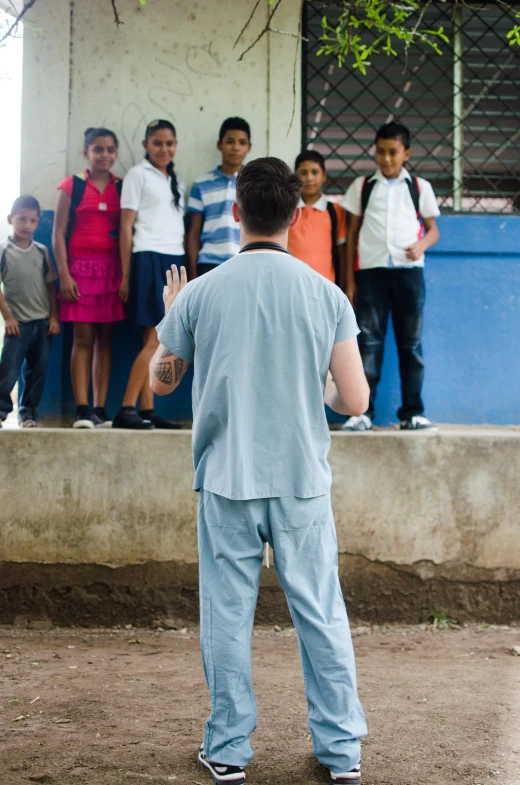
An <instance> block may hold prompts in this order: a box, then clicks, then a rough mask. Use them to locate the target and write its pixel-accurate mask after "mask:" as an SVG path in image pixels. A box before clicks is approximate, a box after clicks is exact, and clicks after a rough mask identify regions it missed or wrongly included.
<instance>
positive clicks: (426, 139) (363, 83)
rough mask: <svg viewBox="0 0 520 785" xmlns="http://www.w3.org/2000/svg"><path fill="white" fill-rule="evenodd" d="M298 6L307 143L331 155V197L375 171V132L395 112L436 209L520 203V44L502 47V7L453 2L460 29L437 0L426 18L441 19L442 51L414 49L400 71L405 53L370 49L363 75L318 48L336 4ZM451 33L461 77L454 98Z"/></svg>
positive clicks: (506, 21) (505, 17)
mask: <svg viewBox="0 0 520 785" xmlns="http://www.w3.org/2000/svg"><path fill="white" fill-rule="evenodd" d="M304 8H305V11H304V13H305V20H304V23H305V37H306V38H307V39H308V41H307V43H304V57H303V134H302V137H303V144H304V145H306V146H307V147H310V148H314V149H316V150H318V151H319V152H320V153H322V154H323V155H324V156H325V158H326V159H327V169H328V172H329V175H330V184H329V189H328V190H329V193H330V194H331V195H334V194H340V193H344V191H345V190H346V188H347V187H348V185H349V184H350V183H351V182H352V179H353V178H354V177H356V176H358V175H360V174H369V173H370V172H372V171H374V167H375V163H374V160H373V154H374V148H373V142H374V135H375V131H376V129H377V128H378V127H379V126H380V125H382V124H383V123H385V122H388V121H389V120H391V119H393V118H399V119H400V120H402V121H403V122H404V123H405V124H406V125H407V126H408V127H409V128H410V130H411V132H412V139H413V153H412V160H411V166H410V168H411V169H412V170H413V171H414V172H416V173H417V174H420V175H421V176H422V177H425V178H426V179H428V180H430V181H431V183H432V185H433V187H434V189H435V192H436V194H437V197H438V202H439V205H440V206H441V208H443V209H445V210H452V209H454V207H455V208H456V209H459V210H460V209H462V210H464V211H481V212H482V211H484V212H504V211H505V212H517V211H520V51H519V49H518V47H517V48H516V49H515V48H513V47H510V46H509V45H508V41H507V38H506V34H507V32H508V30H509V29H510V28H511V26H512V22H511V16H510V14H508V13H507V11H505V10H503V9H501V8H500V7H498V6H497V5H496V4H480V5H476V6H473V5H472V6H471V7H467V6H463V7H459V11H458V14H459V17H458V20H460V22H461V24H460V27H459V26H458V24H456V23H455V21H454V16H453V8H452V6H451V4H450V3H446V2H443V3H433V4H432V5H431V6H430V8H429V9H428V10H427V12H426V15H425V18H424V20H423V26H424V27H427V28H430V29H431V28H436V27H438V26H439V25H443V26H444V29H445V31H446V32H447V35H448V36H449V38H450V43H449V44H444V43H442V42H441V49H442V54H441V55H437V54H435V53H434V52H433V51H432V50H431V49H429V48H428V49H421V48H411V49H410V51H409V56H408V66H407V68H406V69H405V60H404V57H402V56H400V57H399V58H394V57H388V56H387V55H385V54H384V53H383V54H378V55H374V56H373V57H372V58H371V62H372V65H371V66H370V67H369V68H368V70H367V74H366V75H365V76H363V75H362V74H361V73H360V72H359V71H358V70H352V69H350V67H349V65H348V64H346V65H344V66H343V68H339V66H338V63H337V60H336V58H334V57H328V56H326V55H319V56H318V55H317V52H318V50H319V48H320V46H321V44H320V41H319V37H320V35H321V20H322V17H323V15H324V14H326V15H327V17H328V18H329V20H330V21H331V22H332V23H334V20H335V19H336V18H337V16H338V9H337V8H336V7H335V6H334V5H333V4H330V3H320V2H310V3H305V6H304ZM516 8H518V9H519V10H520V5H518V6H516ZM457 35H458V36H459V38H458V40H459V44H460V46H461V47H462V76H463V81H462V99H463V100H462V102H460V101H459V102H458V105H457V100H456V96H457V94H459V95H460V87H459V86H458V84H457V86H455V85H454V80H455V79H456V68H455V62H456V56H455V54H454V42H455V40H456V37H457ZM461 110H462V117H461V118H460V120H459V117H458V116H457V113H458V112H460V111H461ZM457 126H459V127H460V126H462V137H463V139H462V146H461V147H459V146H458V145H459V144H460V138H459V140H458V138H457V132H456V128H457ZM459 137H460V134H459ZM457 150H460V151H461V153H462V162H461V164H460V166H458V167H457V166H456V165H454V157H456V154H457ZM454 151H455V152H454ZM461 180H462V182H460V181H461ZM457 186H459V188H458V187H457ZM457 191H458V195H459V198H458V200H457V197H455V204H454V194H455V193H456V192H457Z"/></svg>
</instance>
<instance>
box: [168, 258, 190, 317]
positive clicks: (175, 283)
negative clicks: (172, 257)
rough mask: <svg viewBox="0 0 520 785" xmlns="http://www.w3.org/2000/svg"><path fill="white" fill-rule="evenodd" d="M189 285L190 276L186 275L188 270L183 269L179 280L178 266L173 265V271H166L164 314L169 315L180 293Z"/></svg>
mask: <svg viewBox="0 0 520 785" xmlns="http://www.w3.org/2000/svg"><path fill="white" fill-rule="evenodd" d="M187 283H188V276H187V275H186V268H185V267H181V276H180V278H179V271H178V270H177V265H175V264H172V267H171V270H166V286H165V287H164V290H163V301H164V312H165V314H166V313H168V311H169V310H170V308H171V307H172V305H173V303H174V302H175V300H176V299H177V297H178V295H179V292H180V291H181V290H182V289H184V287H185V286H186V284H187Z"/></svg>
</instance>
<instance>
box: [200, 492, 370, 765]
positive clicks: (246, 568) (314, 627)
mask: <svg viewBox="0 0 520 785" xmlns="http://www.w3.org/2000/svg"><path fill="white" fill-rule="evenodd" d="M266 542H267V543H269V545H270V546H271V547H272V548H273V551H274V558H275V566H276V572H277V574H278V577H279V579H280V582H281V584H282V586H283V589H284V591H285V594H286V597H287V602H288V605H289V609H290V612H291V616H292V619H293V623H294V626H295V628H296V632H297V634H298V641H299V645H300V654H301V660H302V666H303V675H304V681H305V692H306V695H307V703H308V709H309V728H310V731H311V736H312V742H313V746H314V752H315V754H316V757H317V758H318V760H319V761H320V762H321V763H322V764H323V765H324V766H326V767H327V768H328V769H330V770H331V771H333V772H334V773H340V772H345V771H350V770H351V769H352V768H354V766H357V765H358V763H359V761H360V754H361V753H360V741H359V740H360V738H361V737H362V736H365V735H366V732H367V728H366V723H365V718H364V716H363V711H362V709H361V705H360V703H359V700H358V696H357V688H356V671H355V663H354V652H353V649H352V640H351V636H350V628H349V624H348V619H347V612H346V609H345V603H344V601H343V596H342V594H341V588H340V584H339V578H338V546H337V540H336V530H335V526H334V518H333V515H332V508H331V503H330V496H329V494H326V495H324V496H316V497H314V498H310V499H301V498H296V497H293V496H290V497H289V496H285V497H280V498H270V499H250V500H245V501H237V500H233V499H227V498H224V497H223V496H217V495H215V494H213V493H210V492H209V491H205V490H201V492H200V498H199V570H200V613H201V649H202V659H203V664H204V672H205V675H206V681H207V683H208V688H209V691H210V695H211V715H210V717H209V719H208V720H207V722H206V729H205V734H204V749H205V751H206V754H207V756H208V758H209V760H211V761H213V762H215V763H222V764H226V765H228V766H246V765H247V764H248V763H249V761H250V760H251V758H252V757H253V750H252V749H251V743H250V735H251V733H252V732H253V731H254V730H255V728H256V701H255V696H254V693H253V687H252V683H251V635H252V630H253V620H254V613H255V607H256V601H257V596H258V588H259V583H260V568H261V566H262V560H263V551H264V545H265V543H266Z"/></svg>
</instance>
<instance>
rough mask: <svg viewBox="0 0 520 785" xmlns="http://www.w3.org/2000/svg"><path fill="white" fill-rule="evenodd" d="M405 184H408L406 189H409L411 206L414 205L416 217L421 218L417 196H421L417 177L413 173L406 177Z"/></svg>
mask: <svg viewBox="0 0 520 785" xmlns="http://www.w3.org/2000/svg"><path fill="white" fill-rule="evenodd" d="M406 184H407V186H408V190H409V191H410V196H411V197H412V202H413V206H414V207H415V212H416V213H417V218H418V219H419V220H421V211H420V209H419V197H420V196H421V188H420V185H419V178H418V177H415V175H411V176H410V179H408V178H407V179H406Z"/></svg>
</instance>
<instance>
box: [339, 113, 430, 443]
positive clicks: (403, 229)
mask: <svg viewBox="0 0 520 785" xmlns="http://www.w3.org/2000/svg"><path fill="white" fill-rule="evenodd" d="M375 145H376V163H377V167H378V168H377V171H376V172H375V174H373V175H371V176H369V177H358V178H356V180H354V182H353V183H352V185H351V186H350V188H349V189H348V191H347V193H346V194H345V197H344V198H343V201H342V202H341V204H342V206H343V207H344V208H345V209H346V210H347V212H349V213H350V215H351V218H350V225H349V234H348V238H347V295H348V297H349V299H350V300H351V302H354V301H355V303H356V316H357V320H358V324H359V328H360V330H361V334H360V336H359V348H360V351H361V357H362V359H363V367H364V369H365V374H366V376H367V379H368V383H369V385H370V404H369V408H368V410H367V411H366V413H365V414H362V415H361V416H360V417H349V418H348V419H347V421H346V423H345V424H344V426H343V430H345V431H368V430H371V428H372V420H373V418H374V406H375V398H376V390H377V385H378V382H379V379H380V377H381V368H382V365H383V353H384V344H385V337H386V331H387V327H388V316H389V314H390V313H391V314H392V324H393V327H394V333H395V340H396V344H397V352H398V355H399V371H400V375H401V392H402V405H401V407H400V409H399V410H398V412H397V416H398V418H399V420H400V422H401V429H402V430H413V431H418V430H430V431H431V430H433V429H435V426H433V425H432V423H431V422H430V420H428V418H427V417H425V416H424V404H423V401H422V397H421V391H422V384H423V379H424V361H423V354H422V346H421V334H422V324H423V312H424V297H425V287H424V274H423V267H424V252H425V251H426V250H427V249H428V248H431V246H432V245H435V243H436V242H437V241H438V239H439V230H438V228H437V224H436V221H435V219H436V216H438V215H439V208H438V206H437V202H436V199H435V194H434V192H433V188H432V186H431V184H430V183H429V182H428V181H427V180H423V179H422V178H421V177H415V176H413V175H412V174H410V172H409V171H408V170H407V169H406V168H405V164H406V162H407V161H408V160H409V158H410V155H411V152H412V151H411V148H410V132H409V130H408V128H406V126H404V125H403V124H402V123H399V122H395V121H394V122H391V123H387V124H386V125H383V126H381V128H380V129H379V130H378V132H377V134H376V141H375Z"/></svg>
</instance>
